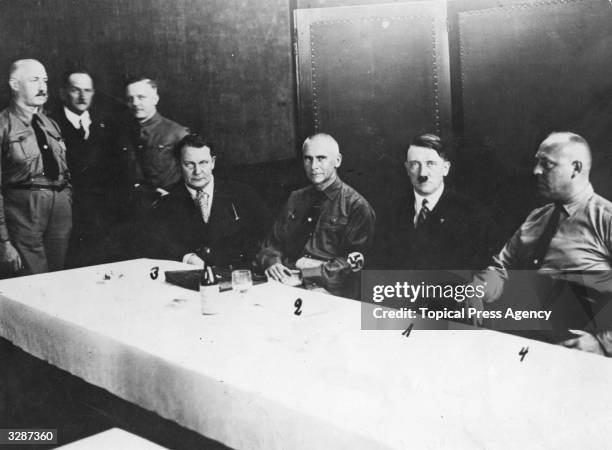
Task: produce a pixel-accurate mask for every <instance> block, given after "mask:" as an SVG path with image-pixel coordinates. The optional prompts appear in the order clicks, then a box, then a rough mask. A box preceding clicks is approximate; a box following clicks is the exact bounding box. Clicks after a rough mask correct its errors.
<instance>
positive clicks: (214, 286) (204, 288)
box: [200, 249, 219, 314]
mask: <svg viewBox="0 0 612 450" xmlns="http://www.w3.org/2000/svg"><path fill="white" fill-rule="evenodd" d="M202 260H203V261H204V265H203V267H202V272H201V273H200V302H201V306H202V314H216V313H217V312H218V311H217V306H218V304H217V302H218V300H219V281H218V280H217V277H216V275H215V270H214V267H213V265H212V262H211V260H210V249H205V250H204V251H203V252H202Z"/></svg>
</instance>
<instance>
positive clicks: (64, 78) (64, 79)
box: [61, 67, 94, 88]
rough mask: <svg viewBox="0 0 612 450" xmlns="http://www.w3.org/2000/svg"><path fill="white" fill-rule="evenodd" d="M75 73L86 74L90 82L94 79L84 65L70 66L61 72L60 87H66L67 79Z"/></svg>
mask: <svg viewBox="0 0 612 450" xmlns="http://www.w3.org/2000/svg"><path fill="white" fill-rule="evenodd" d="M75 73H82V74H84V75H87V76H88V77H89V78H91V82H92V83H94V79H93V76H92V75H91V72H89V70H87V69H86V68H85V67H72V68H70V69H68V70H66V71H65V72H64V73H62V78H61V82H62V87H64V88H67V87H68V80H69V79H70V77H71V76H72V75H74V74H75Z"/></svg>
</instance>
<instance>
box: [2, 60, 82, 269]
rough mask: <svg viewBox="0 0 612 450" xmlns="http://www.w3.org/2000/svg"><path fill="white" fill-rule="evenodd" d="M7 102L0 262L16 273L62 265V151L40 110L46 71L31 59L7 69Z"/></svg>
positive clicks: (68, 215)
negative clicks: (9, 96)
mask: <svg viewBox="0 0 612 450" xmlns="http://www.w3.org/2000/svg"><path fill="white" fill-rule="evenodd" d="M9 86H10V88H11V91H12V93H13V98H12V101H11V104H10V106H9V107H8V108H6V109H4V110H3V111H2V112H0V146H1V150H2V158H1V159H0V161H1V163H0V164H1V168H0V174H1V177H2V179H1V185H2V193H0V263H2V264H3V266H4V269H5V270H6V269H8V270H10V271H11V272H13V273H19V274H33V273H34V274H35V273H42V272H47V271H53V270H61V269H62V268H63V267H64V260H65V257H66V250H67V248H68V240H69V238H70V231H71V228H72V206H71V203H72V199H71V195H72V192H71V187H70V184H69V173H68V166H67V164H66V147H65V145H64V141H63V139H62V135H61V132H60V129H59V127H58V126H57V124H56V123H55V122H54V121H53V120H51V119H49V118H48V117H47V116H46V115H45V114H44V113H43V112H42V105H44V104H45V102H46V101H47V97H48V96H47V72H46V70H45V68H44V66H43V65H42V64H41V63H40V62H38V61H36V60H34V59H22V60H18V61H15V62H14V63H13V64H12V66H11V69H10V74H9Z"/></svg>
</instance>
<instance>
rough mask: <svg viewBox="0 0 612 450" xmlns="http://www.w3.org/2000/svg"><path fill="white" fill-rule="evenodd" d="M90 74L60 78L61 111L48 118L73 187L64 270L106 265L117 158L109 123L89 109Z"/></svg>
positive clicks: (76, 73)
mask: <svg viewBox="0 0 612 450" xmlns="http://www.w3.org/2000/svg"><path fill="white" fill-rule="evenodd" d="M94 94H95V91H94V84H93V80H92V77H91V75H90V74H89V73H88V72H87V71H86V70H83V69H75V70H72V71H68V72H66V73H65V74H64V76H63V78H62V87H61V90H60V97H61V99H62V103H63V105H62V107H61V109H58V110H57V111H54V113H53V114H52V117H53V119H54V120H55V121H56V122H57V124H58V125H59V126H60V129H61V130H62V135H63V136H64V139H65V142H66V157H67V162H68V168H69V169H70V174H71V183H72V187H73V189H74V208H73V230H72V237H71V239H70V246H69V249H68V256H67V258H66V264H67V266H68V267H81V266H87V265H93V264H99V263H102V262H105V255H104V254H103V253H104V252H106V251H107V250H106V249H104V251H103V249H102V247H103V246H104V247H106V244H107V243H105V242H104V239H103V238H104V237H106V236H108V230H109V228H110V227H112V226H113V222H114V221H113V216H114V214H113V211H114V208H113V207H112V205H113V203H114V202H115V201H116V200H115V199H116V198H117V197H115V196H114V195H113V194H114V193H115V187H116V185H117V181H118V180H117V173H118V170H119V167H118V155H117V154H116V153H115V152H114V151H113V150H114V149H115V146H114V142H113V140H114V130H113V127H112V126H111V124H110V123H109V121H107V120H103V119H102V118H101V116H100V115H99V114H97V113H96V111H92V110H91V105H92V101H93V98H94Z"/></svg>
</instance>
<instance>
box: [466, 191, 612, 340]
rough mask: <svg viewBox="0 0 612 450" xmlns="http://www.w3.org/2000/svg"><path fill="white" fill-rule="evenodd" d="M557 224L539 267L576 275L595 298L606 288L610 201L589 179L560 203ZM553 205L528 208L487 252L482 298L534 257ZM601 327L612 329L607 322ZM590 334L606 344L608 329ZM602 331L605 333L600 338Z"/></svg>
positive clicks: (611, 287)
mask: <svg viewBox="0 0 612 450" xmlns="http://www.w3.org/2000/svg"><path fill="white" fill-rule="evenodd" d="M562 208H563V209H562V211H561V216H560V219H559V227H558V229H557V232H556V233H555V234H554V236H553V238H552V240H551V242H550V246H549V248H548V251H547V253H546V255H545V256H544V261H543V262H542V265H541V267H540V269H539V272H540V273H549V274H550V275H552V276H553V277H555V278H557V279H565V280H569V281H572V279H574V278H576V279H579V280H581V282H582V283H583V284H584V285H585V286H586V287H587V288H588V289H590V290H591V293H593V292H595V293H596V294H597V295H596V297H599V298H600V299H601V298H602V297H603V296H607V297H608V300H607V301H609V299H610V298H611V297H610V296H609V295H608V294H612V281H610V280H609V279H608V278H609V275H610V273H611V272H610V271H611V269H612V203H611V202H609V201H608V200H606V199H605V198H603V197H600V196H599V195H597V194H595V192H594V191H593V187H592V186H591V185H590V184H589V185H588V186H587V187H586V188H585V189H584V190H583V191H582V192H581V193H579V194H578V195H577V196H576V197H575V198H574V199H572V201H571V202H569V203H566V204H564V205H562ZM554 209H555V205H554V203H550V204H547V205H546V206H543V207H542V208H538V209H535V210H534V211H532V212H531V213H530V214H529V216H528V217H527V219H526V220H525V222H524V223H523V224H522V225H521V227H520V228H519V229H518V230H517V231H516V233H514V235H513V236H512V238H511V239H510V240H509V241H508V242H507V243H506V245H505V246H504V247H503V249H502V250H501V252H500V253H499V254H498V255H496V256H495V257H494V258H493V264H492V265H491V266H489V267H488V268H487V270H486V271H485V272H482V273H481V274H479V275H478V276H477V278H476V281H477V282H478V283H479V284H484V283H486V297H485V301H494V300H496V299H497V298H499V297H500V295H501V294H502V291H503V287H504V283H505V281H507V280H508V278H509V274H508V271H509V270H512V269H514V270H520V269H527V268H529V267H530V264H531V262H532V261H533V258H534V252H535V250H536V249H535V247H536V246H537V243H538V240H539V238H540V236H541V235H542V233H543V232H544V229H545V228H546V225H547V224H548V221H549V220H550V217H551V215H552V213H553V211H554ZM605 328H607V329H612V323H609V324H606V326H605ZM596 336H597V337H598V338H599V339H600V342H602V345H604V348H607V349H608V350H607V351H608V352H610V351H611V350H612V334H610V332H607V331H601V332H600V333H597V334H596ZM605 336H608V337H609V339H608V340H607V341H606V342H607V343H604V342H603V340H604V338H605Z"/></svg>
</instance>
